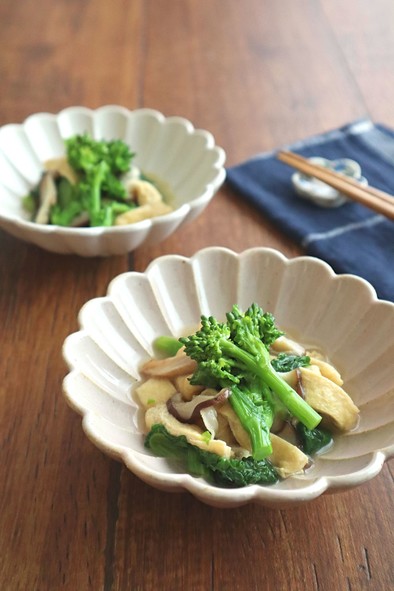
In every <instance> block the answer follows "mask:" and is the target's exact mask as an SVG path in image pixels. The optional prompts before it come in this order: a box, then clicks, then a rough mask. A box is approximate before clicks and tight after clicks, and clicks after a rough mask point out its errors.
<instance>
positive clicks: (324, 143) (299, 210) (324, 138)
mask: <svg viewBox="0 0 394 591" xmlns="http://www.w3.org/2000/svg"><path fill="white" fill-rule="evenodd" d="M284 149H288V150H291V151H294V152H297V153H298V154H301V155H302V156H305V157H307V158H308V157H311V156H322V157H324V158H327V159H330V160H336V159H339V158H350V159H352V160H356V161H357V162H358V163H359V164H360V166H361V169H362V174H363V176H365V177H366V178H367V180H368V182H369V184H370V185H372V186H374V187H376V188H378V189H382V190H383V191H386V192H387V193H390V194H393V193H394V130H391V129H388V128H387V127H385V126H383V125H377V124H374V123H372V122H371V121H369V120H362V121H356V122H354V123H351V124H349V125H346V126H344V127H341V128H339V129H336V130H334V131H330V132H327V133H324V134H322V135H318V136H315V137H311V138H309V139H307V140H304V141H301V142H297V143H295V144H293V145H291V146H285V147H284ZM275 153H276V152H270V153H264V154H261V155H258V156H256V157H254V158H252V159H250V160H248V161H246V162H244V163H242V164H240V165H237V166H234V167H232V168H229V169H228V170H227V182H228V183H229V185H230V186H232V187H233V188H234V189H235V190H236V191H237V192H239V193H240V194H241V195H242V196H243V197H244V198H245V199H246V200H248V201H249V202H250V203H252V204H253V205H255V206H256V207H257V208H258V209H259V210H260V211H261V212H262V213H263V214H264V215H265V216H266V217H267V218H269V219H270V220H271V221H272V222H273V223H274V224H276V225H277V226H278V227H279V228H280V229H281V230H282V231H283V232H285V233H286V234H287V235H289V236H290V237H292V238H293V239H295V240H296V242H297V243H299V244H300V245H301V246H302V247H303V248H304V250H305V252H306V253H307V254H309V255H312V256H316V257H318V258H321V259H323V260H325V261H327V262H328V263H329V264H330V265H331V266H332V267H333V269H334V270H335V271H336V272H337V273H352V274H355V275H359V276H360V277H363V278H364V279H366V280H367V281H369V282H370V283H371V284H372V285H373V287H374V288H375V289H376V292H377V294H378V297H379V298H381V299H385V300H390V301H394V222H393V221H390V220H389V219H387V218H385V217H384V216H382V215H379V214H377V213H375V212H373V211H372V210H370V209H368V208H366V207H364V206H362V205H360V204H358V203H355V202H350V201H349V202H346V203H345V204H344V205H341V206H339V207H334V208H326V207H321V206H319V205H316V204H315V203H313V202H311V201H309V200H305V199H302V198H300V197H299V196H298V195H297V194H296V193H295V189H294V188H293V185H292V183H291V175H292V174H293V173H294V172H295V171H294V170H293V169H291V168H290V167H289V166H287V165H286V164H284V163H282V162H280V161H279V160H278V159H277V158H276V157H275Z"/></svg>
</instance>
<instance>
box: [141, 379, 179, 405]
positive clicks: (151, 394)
mask: <svg viewBox="0 0 394 591" xmlns="http://www.w3.org/2000/svg"><path fill="white" fill-rule="evenodd" d="M135 392H136V394H137V397H138V400H139V402H140V404H141V406H143V407H144V408H149V407H150V406H154V405H155V404H162V403H163V402H167V400H169V398H171V396H173V395H174V394H175V392H176V388H175V386H174V384H173V383H172V382H171V381H170V380H166V379H165V378H149V380H146V382H143V383H142V384H141V385H140V386H138V387H137V388H136V389H135Z"/></svg>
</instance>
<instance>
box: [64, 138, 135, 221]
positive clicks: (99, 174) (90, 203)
mask: <svg viewBox="0 0 394 591" xmlns="http://www.w3.org/2000/svg"><path fill="white" fill-rule="evenodd" d="M65 144H66V151H67V159H68V162H69V163H70V165H71V166H72V167H73V168H74V169H75V170H76V171H77V172H79V174H80V177H81V178H80V181H79V183H78V185H77V187H76V191H75V197H76V201H78V202H79V204H80V210H81V211H87V212H88V214H89V220H90V225H91V226H111V225H112V224H113V220H114V215H115V214H117V213H119V209H118V210H116V207H115V204H114V202H108V200H106V199H105V198H110V199H117V200H120V201H124V200H125V199H126V189H125V187H124V186H123V184H122V183H121V181H120V179H119V178H118V177H119V175H120V174H122V173H124V172H127V171H128V170H129V169H130V165H131V160H132V158H133V156H134V154H133V153H132V152H131V151H130V150H129V148H128V146H127V144H125V143H124V142H122V141H120V140H113V141H105V140H95V139H93V138H92V137H90V136H89V135H88V134H81V135H75V136H73V137H71V138H69V139H67V140H66V142H65ZM123 207H126V211H127V209H130V207H128V206H126V205H125V204H124V205H123ZM74 208H75V205H74Z"/></svg>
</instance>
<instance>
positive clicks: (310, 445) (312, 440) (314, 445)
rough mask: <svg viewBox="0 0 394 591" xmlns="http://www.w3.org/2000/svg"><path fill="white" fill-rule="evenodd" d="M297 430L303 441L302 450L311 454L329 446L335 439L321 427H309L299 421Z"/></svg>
mask: <svg viewBox="0 0 394 591" xmlns="http://www.w3.org/2000/svg"><path fill="white" fill-rule="evenodd" d="M296 431H297V434H298V436H299V438H300V441H301V449H302V451H303V452H304V453H306V454H308V455H309V456H312V455H313V454H315V453H316V452H318V451H320V450H321V449H323V448H324V447H327V446H328V445H330V444H331V443H332V441H333V438H332V435H331V433H330V432H329V431H327V430H326V429H322V428H321V427H318V428H315V429H308V428H307V427H305V425H303V424H302V423H298V424H297V426H296Z"/></svg>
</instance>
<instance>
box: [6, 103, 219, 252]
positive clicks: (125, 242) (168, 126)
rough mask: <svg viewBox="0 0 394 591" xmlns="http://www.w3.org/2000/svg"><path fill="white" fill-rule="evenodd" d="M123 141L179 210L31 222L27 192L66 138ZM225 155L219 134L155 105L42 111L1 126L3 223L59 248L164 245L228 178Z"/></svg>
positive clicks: (32, 239)
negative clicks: (141, 216) (88, 221)
mask: <svg viewBox="0 0 394 591" xmlns="http://www.w3.org/2000/svg"><path fill="white" fill-rule="evenodd" d="M84 132H86V133H89V134H90V135H92V136H93V137H94V138H95V139H105V140H112V139H121V140H123V141H124V142H126V143H127V144H128V145H129V146H130V149H131V151H132V152H134V153H136V156H135V158H134V160H133V163H134V164H135V165H136V166H137V167H138V168H140V169H141V170H142V171H143V172H144V173H146V174H152V175H154V176H155V177H156V178H159V179H160V180H161V181H162V182H163V183H165V184H166V185H167V186H168V188H169V189H170V191H171V194H172V195H173V203H172V204H171V205H172V206H173V209H174V210H173V211H171V212H170V213H167V214H165V215H161V216H158V217H155V218H151V219H147V220H143V221H140V222H137V223H134V224H129V225H126V226H113V227H109V228H108V227H106V228H104V227H94V228H66V227H60V226H56V225H43V224H37V223H34V222H31V221H29V214H28V213H27V212H26V211H24V209H23V207H22V198H23V196H24V195H26V194H27V193H28V192H29V190H30V189H31V187H32V186H34V185H36V184H37V182H38V181H39V179H40V176H41V173H42V169H43V162H44V161H45V160H49V159H51V158H55V157H58V156H62V155H64V152H65V147H64V139H66V138H68V137H70V136H72V135H75V134H77V133H84ZM224 162H225V153H224V151H223V150H222V149H221V148H219V147H217V146H216V145H215V141H214V138H213V136H212V135H211V134H210V133H209V132H207V131H204V130H200V129H195V128H194V127H193V125H192V123H191V122H190V121H188V120H186V119H184V118H181V117H165V116H164V115H163V114H162V113H159V112H158V111H155V110H152V109H137V110H135V111H129V110H128V109H126V108H124V107H120V106H116V105H108V106H105V107H101V108H99V109H97V110H90V109H87V108H85V107H70V108H67V109H65V110H63V111H61V112H60V113H58V114H57V115H54V114H50V113H38V114H35V115H31V116H30V117H28V118H27V119H26V120H25V121H24V122H23V123H22V124H8V125H5V126H3V127H2V128H0V227H1V228H3V229H4V230H6V231H7V232H9V233H10V234H13V235H14V236H16V237H18V238H21V239H23V240H26V241H28V242H32V243H34V244H36V245H38V246H40V247H42V248H44V249H46V250H50V251H53V252H57V253H73V254H78V255H82V256H107V255H117V254H125V253H127V252H130V251H132V250H134V249H135V248H137V247H139V246H140V245H142V244H145V245H147V244H152V243H157V242H160V241H162V240H164V239H165V238H167V237H168V236H169V235H170V234H171V233H172V232H174V231H175V230H176V229H177V228H179V226H181V225H182V224H183V223H185V222H190V221H192V220H193V219H194V218H195V217H196V216H198V215H199V214H200V213H201V212H202V211H203V209H204V208H205V207H206V206H207V205H208V203H209V202H210V200H211V199H212V197H213V196H214V195H215V193H216V191H217V190H218V188H219V187H220V185H221V184H222V183H223V181H224V178H225V169H224Z"/></svg>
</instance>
